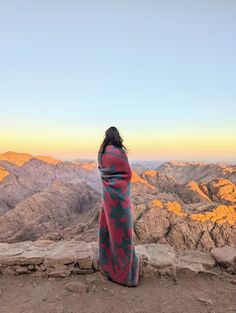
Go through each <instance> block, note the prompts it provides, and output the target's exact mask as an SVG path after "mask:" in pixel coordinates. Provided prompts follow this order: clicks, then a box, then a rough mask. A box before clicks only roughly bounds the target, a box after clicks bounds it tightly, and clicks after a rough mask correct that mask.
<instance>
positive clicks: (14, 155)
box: [0, 151, 61, 166]
mask: <svg viewBox="0 0 236 313" xmlns="http://www.w3.org/2000/svg"><path fill="white" fill-rule="evenodd" d="M32 158H35V159H38V160H42V161H44V162H46V163H49V164H57V163H59V162H61V161H59V160H56V159H54V158H52V157H50V156H44V155H36V156H33V155H32V154H29V153H19V152H14V151H7V152H5V153H2V154H0V160H3V161H8V162H10V163H13V164H16V165H18V166H21V165H23V164H24V163H25V162H27V161H29V160H30V159H32Z"/></svg>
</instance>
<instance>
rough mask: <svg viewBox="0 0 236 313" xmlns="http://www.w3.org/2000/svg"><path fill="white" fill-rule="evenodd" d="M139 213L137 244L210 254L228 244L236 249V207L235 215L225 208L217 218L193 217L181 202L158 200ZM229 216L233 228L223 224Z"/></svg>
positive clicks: (136, 228)
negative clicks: (159, 245)
mask: <svg viewBox="0 0 236 313" xmlns="http://www.w3.org/2000/svg"><path fill="white" fill-rule="evenodd" d="M227 208H228V207H227ZM136 210H138V213H136V214H134V230H135V234H136V236H137V242H138V243H151V242H156V243H168V244H170V245H171V246H173V247H175V248H176V249H177V250H178V251H180V250H186V249H198V250H201V251H210V250H211V249H212V248H213V247H220V246H224V245H225V244H227V245H229V246H232V247H235V246H236V224H235V221H236V207H233V208H232V212H227V211H225V210H226V208H225V209H224V210H223V212H221V209H220V210H219V212H217V210H216V214H215V215H214V214H213V213H212V212H209V213H201V214H191V213H186V212H184V211H183V210H182V207H181V205H180V204H179V203H178V202H167V203H163V202H161V201H160V200H159V199H156V200H150V201H148V202H147V203H146V204H145V205H143V206H139V207H137V208H135V211H136ZM207 214H209V215H207ZM224 214H225V215H224ZM230 214H231V215H230ZM229 216H231V217H232V218H233V221H232V224H230V223H229V221H228V222H223V223H222V222H221V221H222V219H224V218H225V219H226V218H228V217H229ZM200 218H202V219H203V218H204V223H203V222H201V220H199V221H198V219H200Z"/></svg>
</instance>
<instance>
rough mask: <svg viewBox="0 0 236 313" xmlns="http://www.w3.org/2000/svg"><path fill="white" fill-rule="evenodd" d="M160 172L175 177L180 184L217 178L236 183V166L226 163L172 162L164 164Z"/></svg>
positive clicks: (159, 169)
mask: <svg viewBox="0 0 236 313" xmlns="http://www.w3.org/2000/svg"><path fill="white" fill-rule="evenodd" d="M158 171H159V173H160V174H162V175H167V176H170V177H173V178H174V179H175V180H176V181H177V182H178V183H180V184H186V183H187V182H189V181H191V180H194V181H196V182H200V181H204V182H209V181H211V180H213V179H216V178H226V179H229V180H231V181H232V182H233V183H234V184H235V183H236V165H232V166H230V165H227V164H224V163H212V164H210V163H203V162H176V161H172V162H166V163H164V164H162V165H161V166H160V167H159V168H158Z"/></svg>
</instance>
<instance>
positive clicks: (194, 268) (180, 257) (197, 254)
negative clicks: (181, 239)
mask: <svg viewBox="0 0 236 313" xmlns="http://www.w3.org/2000/svg"><path fill="white" fill-rule="evenodd" d="M214 265H215V260H214V258H213V257H212V256H211V255H210V253H207V252H201V251H197V250H186V251H181V252H177V253H176V270H180V271H181V270H189V271H191V272H194V273H198V272H209V269H212V268H213V267H214Z"/></svg>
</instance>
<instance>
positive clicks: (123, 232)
mask: <svg viewBox="0 0 236 313" xmlns="http://www.w3.org/2000/svg"><path fill="white" fill-rule="evenodd" d="M126 151H127V149H126V147H125V146H124V145H123V139H122V138H121V136H120V134H119V132H118V130H117V128H116V127H114V126H112V127H110V128H108V129H107V130H106V133H105V138H104V140H103V142H102V144H101V146H100V149H99V152H98V169H99V172H100V175H101V181H102V208H101V211H100V215H99V259H98V263H99V268H100V270H101V272H102V273H103V274H104V275H105V276H106V277H107V278H108V279H110V280H112V281H114V282H116V283H119V284H121V285H125V286H133V287H134V286H137V285H138V280H139V258H138V256H137V255H136V254H135V249H134V241H133V220H132V210H133V207H132V203H131V198H130V180H131V175H132V172H131V168H130V165H129V161H128V158H127V155H126Z"/></svg>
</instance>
